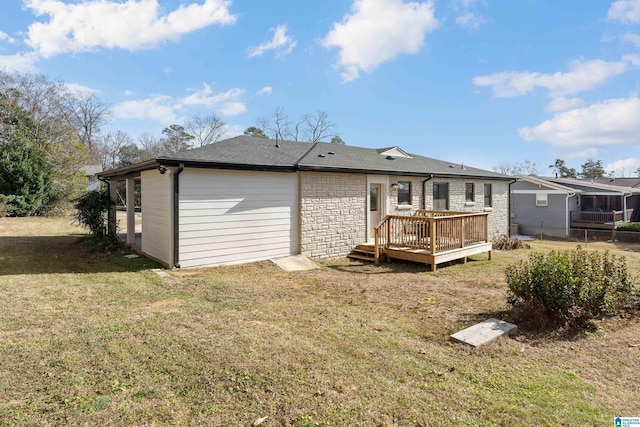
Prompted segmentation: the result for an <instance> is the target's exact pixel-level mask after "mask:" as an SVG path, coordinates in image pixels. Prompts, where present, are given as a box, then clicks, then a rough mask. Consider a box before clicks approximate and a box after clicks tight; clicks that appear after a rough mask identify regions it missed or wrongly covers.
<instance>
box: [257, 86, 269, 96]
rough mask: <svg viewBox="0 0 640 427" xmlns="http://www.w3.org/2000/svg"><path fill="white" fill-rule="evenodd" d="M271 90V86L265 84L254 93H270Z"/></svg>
mask: <svg viewBox="0 0 640 427" xmlns="http://www.w3.org/2000/svg"><path fill="white" fill-rule="evenodd" d="M272 92H273V88H272V87H271V86H265V87H263V88H262V89H260V90H259V91H258V92H257V93H256V94H257V95H271V93H272Z"/></svg>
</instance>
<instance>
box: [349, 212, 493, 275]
mask: <svg viewBox="0 0 640 427" xmlns="http://www.w3.org/2000/svg"><path fill="white" fill-rule="evenodd" d="M488 216H489V214H488V213H485V212H482V213H468V212H450V211H429V210H419V211H417V212H416V214H415V215H414V216H398V215H388V216H387V217H385V218H384V219H383V220H382V221H381V222H380V224H378V226H377V227H376V228H375V233H374V243H373V260H374V261H375V262H376V263H380V262H382V261H383V260H384V259H385V258H396V259H403V260H407V261H414V262H421V263H425V264H429V265H430V266H431V270H432V271H435V270H436V268H437V265H438V264H440V263H443V262H448V261H453V260H456V259H462V260H463V261H464V262H466V258H467V257H468V256H470V255H475V254H480V253H484V252H487V253H488V254H489V259H491V250H492V246H491V242H490V241H489V224H488ZM361 248H362V246H361Z"/></svg>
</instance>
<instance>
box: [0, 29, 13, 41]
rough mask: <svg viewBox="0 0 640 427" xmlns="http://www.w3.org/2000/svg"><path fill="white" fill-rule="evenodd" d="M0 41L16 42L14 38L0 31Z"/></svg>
mask: <svg viewBox="0 0 640 427" xmlns="http://www.w3.org/2000/svg"><path fill="white" fill-rule="evenodd" d="M1 41H6V42H7V43H9V44H14V43H15V42H16V39H14V38H13V37H11V36H10V35H9V34H7V33H5V32H2V31H0V42H1Z"/></svg>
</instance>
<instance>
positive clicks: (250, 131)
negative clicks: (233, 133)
mask: <svg viewBox="0 0 640 427" xmlns="http://www.w3.org/2000/svg"><path fill="white" fill-rule="evenodd" d="M244 134H245V135H247V136H257V137H259V138H266V137H267V135H265V133H264V131H263V130H262V129H260V128H258V127H255V126H249V127H248V128H246V129H245V130H244Z"/></svg>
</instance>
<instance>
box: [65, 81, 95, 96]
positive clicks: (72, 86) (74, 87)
mask: <svg viewBox="0 0 640 427" xmlns="http://www.w3.org/2000/svg"><path fill="white" fill-rule="evenodd" d="M65 86H66V87H67V89H69V91H70V92H73V93H76V94H78V95H93V94H95V93H98V92H100V91H99V90H97V89H93V88H90V87H88V86H84V85H81V84H78V83H65Z"/></svg>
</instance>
